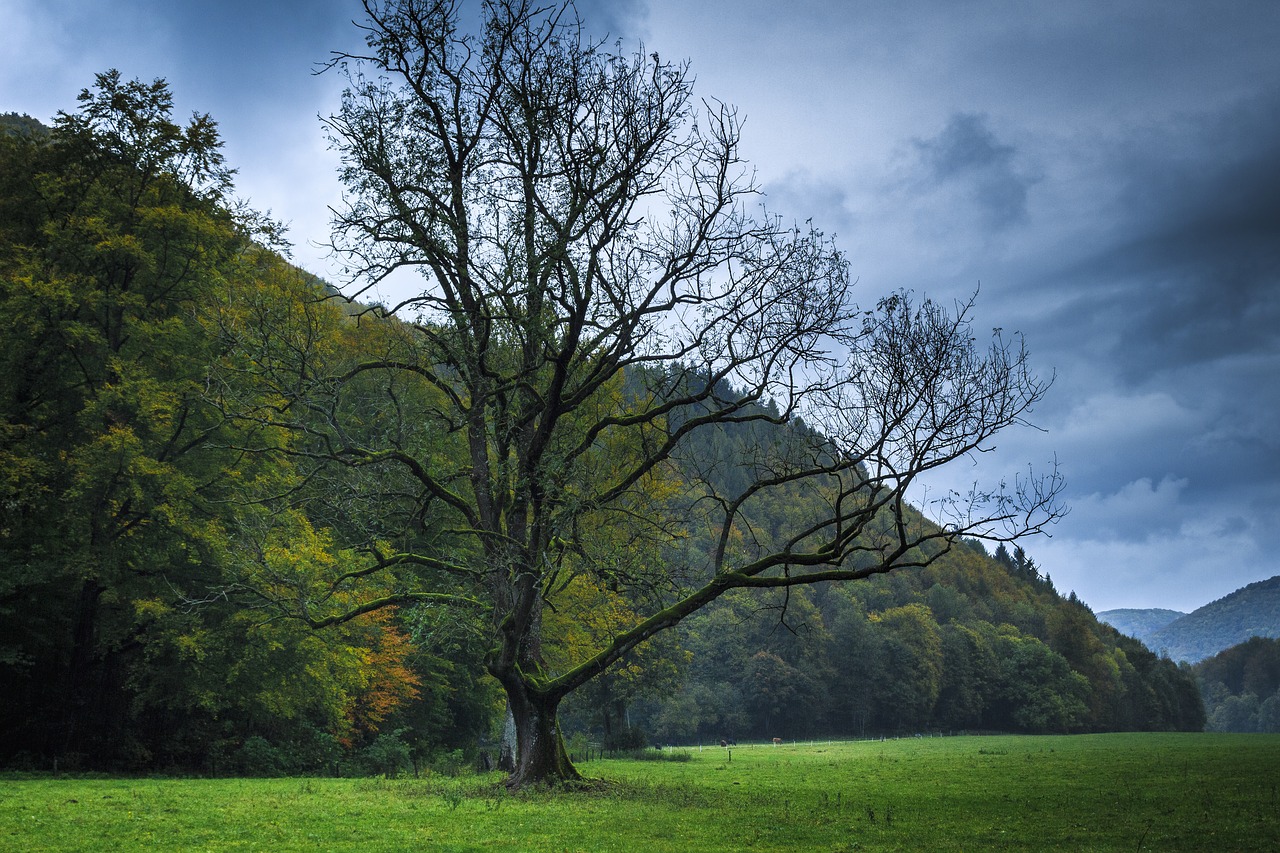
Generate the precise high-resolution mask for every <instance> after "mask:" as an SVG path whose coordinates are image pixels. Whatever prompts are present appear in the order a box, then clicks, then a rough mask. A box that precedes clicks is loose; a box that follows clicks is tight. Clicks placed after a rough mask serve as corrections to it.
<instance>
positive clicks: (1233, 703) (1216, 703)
mask: <svg viewBox="0 0 1280 853" xmlns="http://www.w3.org/2000/svg"><path fill="white" fill-rule="evenodd" d="M1192 671H1193V672H1195V674H1196V677H1197V679H1198V680H1199V684H1200V691H1201V694H1202V695H1203V696H1204V703H1205V711H1206V713H1207V714H1208V724H1207V726H1206V728H1207V729H1208V730H1209V731H1214V732H1245V733H1248V732H1267V733H1277V732H1280V639H1266V638H1263V637H1253V638H1251V639H1249V640H1246V641H1245V642H1243V643H1241V644H1240V645H1238V646H1232V647H1231V648H1229V649H1227V650H1225V651H1222V652H1219V653H1218V654H1216V655H1214V656H1213V657H1211V658H1208V659H1206V660H1203V661H1201V662H1200V663H1198V664H1196V665H1195V666H1194V667H1192Z"/></svg>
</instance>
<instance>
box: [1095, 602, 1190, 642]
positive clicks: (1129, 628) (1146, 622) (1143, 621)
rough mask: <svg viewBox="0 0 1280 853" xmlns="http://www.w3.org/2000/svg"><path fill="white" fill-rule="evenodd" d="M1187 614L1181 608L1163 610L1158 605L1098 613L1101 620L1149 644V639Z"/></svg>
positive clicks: (1122, 632)
mask: <svg viewBox="0 0 1280 853" xmlns="http://www.w3.org/2000/svg"><path fill="white" fill-rule="evenodd" d="M1186 615H1187V614H1185V613H1183V612H1182V611H1181V610H1162V609H1160V608H1158V607H1153V608H1149V609H1146V610H1131V609H1121V610H1104V611H1102V612H1101V613H1099V614H1098V621H1099V622H1106V623H1107V624H1108V625H1110V626H1111V627H1112V628H1115V629H1116V630H1117V631H1119V632H1120V633H1121V634H1124V635H1126V636H1129V637H1137V638H1138V639H1139V640H1141V641H1142V642H1143V643H1145V644H1146V645H1147V646H1150V645H1151V644H1150V643H1148V642H1147V639H1148V638H1149V637H1150V636H1151V635H1152V634H1154V633H1155V632H1156V631H1159V630H1160V629H1161V628H1163V627H1165V626H1166V625H1168V624H1169V623H1170V622H1172V621H1173V620H1175V619H1179V618H1181V617H1183V616H1186Z"/></svg>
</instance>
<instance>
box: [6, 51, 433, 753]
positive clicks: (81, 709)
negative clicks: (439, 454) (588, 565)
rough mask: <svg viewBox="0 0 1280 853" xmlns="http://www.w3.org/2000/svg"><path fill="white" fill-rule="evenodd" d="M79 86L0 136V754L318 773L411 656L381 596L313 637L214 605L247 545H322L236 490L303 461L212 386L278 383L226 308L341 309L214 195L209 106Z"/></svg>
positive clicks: (288, 481)
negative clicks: (244, 345)
mask: <svg viewBox="0 0 1280 853" xmlns="http://www.w3.org/2000/svg"><path fill="white" fill-rule="evenodd" d="M80 103H81V107H80V109H79V110H78V111H77V112H75V113H73V114H60V115H59V117H58V120H57V122H56V126H55V127H54V128H53V130H52V131H51V132H50V133H48V134H40V133H20V134H12V133H3V134H0V165H2V166H3V168H0V190H2V192H0V339H3V340H4V341H5V348H4V350H3V351H2V352H0V470H3V472H4V473H3V474H0V563H2V564H3V566H4V572H3V573H2V574H0V693H2V694H3V695H4V696H5V697H6V701H5V703H4V704H3V706H2V708H0V727H2V729H3V732H2V733H0V761H10V760H16V759H17V757H18V756H19V755H20V754H21V755H23V756H26V759H25V760H28V761H31V762H32V763H34V764H35V765H36V766H44V767H49V766H53V764H54V763H55V762H60V763H61V764H62V766H67V764H68V762H79V763H82V764H84V765H86V766H109V767H128V768H139V769H141V768H154V767H160V768H198V769H204V770H210V771H213V772H253V773H276V772H289V773H291V772H308V773H311V772H326V771H328V770H329V769H330V768H331V767H332V766H333V764H334V761H335V760H336V757H337V755H338V754H339V753H341V752H343V751H344V750H346V749H350V748H356V747H358V746H359V745H360V743H361V741H362V740H363V739H365V738H373V737H374V735H375V733H376V731H377V729H378V728H379V726H380V725H383V724H384V723H386V722H387V721H388V718H389V716H390V715H391V714H393V713H394V712H396V711H397V710H398V709H400V708H403V707H404V706H406V705H407V704H410V703H412V702H413V701H414V699H415V697H416V695H417V688H418V685H420V684H421V682H422V680H423V676H422V674H419V673H418V672H415V671H413V670H412V669H411V668H410V667H411V664H409V663H408V662H407V661H408V659H409V657H410V656H411V653H412V649H411V647H410V646H409V645H408V644H407V641H406V640H405V639H404V635H403V633H402V632H400V631H399V629H398V627H397V626H396V625H395V623H394V620H393V616H392V614H391V612H390V611H388V613H387V614H385V616H384V617H381V618H378V619H374V618H372V617H371V618H369V619H365V620H358V621H356V622H353V623H351V624H350V625H348V626H344V627H343V629H341V630H340V631H337V632H332V633H331V634H329V635H325V636H321V635H317V634H314V633H312V632H310V631H308V630H305V629H303V628H302V627H301V626H300V625H297V624H290V623H283V622H278V621H276V622H270V621H264V619H263V618H262V616H263V614H262V613H261V612H260V611H258V610H255V609H252V608H250V609H246V610H242V611H237V610H235V609H233V608H231V607H228V606H227V604H228V602H227V600H226V595H225V591H226V589H227V587H228V585H229V583H230V582H231V580H232V579H234V578H235V577H237V576H239V575H240V574H241V567H242V566H243V564H244V563H245V562H246V561H248V562H254V561H255V560H257V561H258V562H263V561H265V562H268V563H269V562H270V560H271V557H272V556H273V555H274V554H275V553H278V549H280V548H283V547H286V545H287V546H288V547H291V548H294V549H295V553H296V554H297V555H298V556H299V557H301V556H303V555H305V554H307V553H312V554H313V555H314V557H315V560H325V559H329V557H330V556H331V555H329V554H328V553H325V552H324V549H323V548H320V549H319V552H320V553H318V554H317V553H315V552H316V551H317V549H316V548H315V547H314V546H315V543H316V542H323V541H324V540H325V536H326V535H327V533H326V531H325V530H324V528H323V527H320V529H319V530H317V528H316V525H313V524H312V521H311V519H309V518H307V517H306V515H305V514H301V515H300V514H298V513H296V512H291V513H285V514H282V515H279V516H275V517H270V516H268V515H267V514H266V513H264V512H263V511H262V508H261V507H260V506H256V505H254V504H252V503H249V502H246V497H247V496H248V495H250V494H251V493H252V492H253V490H254V489H262V488H274V489H279V490H288V489H289V488H291V487H294V486H296V484H297V483H298V482H299V481H300V474H299V472H298V470H296V467H295V466H293V465H289V464H281V463H280V460H268V459H267V458H266V457H263V456H261V455H258V454H249V453H246V452H245V451H246V450H247V449H250V448H253V447H256V446H260V445H262V444H263V443H270V444H272V445H280V444H284V443H287V442H288V440H289V437H288V436H287V435H284V434H281V433H280V432H279V431H276V432H272V431H271V430H269V429H266V428H264V427H263V425H262V424H261V423H255V422H244V421H233V420H231V419H230V418H228V417H227V411H226V409H225V408H224V407H223V406H222V405H221V404H222V403H223V402H224V401H225V400H226V399H229V398H233V399H236V400H238V401H243V400H252V401H253V402H254V404H255V405H256V406H259V407H263V406H274V405H279V404H280V402H281V401H280V398H279V397H278V396H274V395H273V392H274V389H272V388H270V387H267V386H264V385H262V384H260V383H259V382H258V381H257V380H258V377H259V375H260V373H259V372H256V371H255V370H254V369H253V367H254V364H255V362H254V359H255V358H258V359H261V358H270V357H272V353H271V351H270V350H269V349H267V350H265V351H264V350H259V351H258V352H256V353H254V355H253V356H252V357H250V358H247V359H242V360H236V359H235V358H233V357H231V356H230V355H229V353H230V351H231V347H230V344H231V343H232V341H230V340H229V339H228V338H227V335H226V332H227V328H228V327H227V324H226V322H225V321H226V319H227V317H228V315H229V314H236V315H237V316H245V315H251V316H254V317H255V318H256V319H258V320H259V322H260V323H262V324H266V323H267V322H268V321H269V320H271V319H278V318H280V317H282V316H285V317H290V318H296V317H298V316H312V317H319V318H322V319H323V321H324V324H323V325H320V326H312V327H310V329H311V330H316V329H318V330H319V331H320V332H321V333H322V338H323V341H324V345H326V346H328V347H330V348H332V347H338V346H342V345H343V343H342V339H341V335H342V324H343V322H344V315H343V314H342V313H341V312H339V311H337V310H336V309H335V308H333V307H332V306H329V305H327V303H325V302H324V301H323V294H322V293H321V292H320V291H319V290H318V289H317V287H316V285H315V282H314V279H312V278H311V277H308V276H303V275H302V274H300V273H299V272H298V271H297V270H296V269H294V268H292V267H290V266H289V265H288V264H287V263H285V262H284V261H283V260H282V259H281V258H280V257H279V256H278V255H276V254H275V253H273V252H271V251H270V250H268V249H266V248H263V247H262V246H261V245H259V244H257V243H255V242H253V239H252V238H254V237H258V238H264V237H270V236H271V234H270V233H267V232H264V231H263V230H262V226H263V224H264V223H263V220H262V219H261V218H260V217H258V216H256V215H255V214H252V213H249V212H245V211H240V210H237V211H232V210H230V209H229V207H228V192H229V190H230V177H231V172H230V170H229V169H227V168H226V166H225V164H224V163H223V159H222V155H221V152H220V144H221V143H220V141H219V140H218V137H217V132H216V126H215V125H214V123H213V122H212V120H210V119H209V117H208V116H202V115H197V116H194V117H193V118H192V119H191V121H190V122H189V123H188V124H186V125H185V126H182V125H179V124H178V123H176V122H174V121H173V120H172V117H171V111H172V98H171V95H170V93H169V90H168V87H167V86H166V85H165V84H164V82H163V81H155V82H153V83H150V84H144V83H140V82H138V81H125V80H122V79H121V77H120V75H119V74H118V73H116V72H114V71H113V72H108V73H105V74H102V75H99V76H98V78H97V84H96V86H95V88H94V89H92V90H85V92H83V93H82V94H81V96H80ZM9 124H11V123H6V127H8V126H9ZM269 230H270V229H268V232H269ZM255 312H256V313H255ZM269 343H270V344H271V345H272V346H287V345H288V344H289V343H291V341H289V340H288V339H284V340H281V339H280V338H279V337H277V338H272V339H270V340H269ZM320 520H321V521H323V519H320ZM268 522H270V523H268ZM289 522H291V523H292V525H293V526H292V527H288V532H289V533H290V538H289V540H288V542H287V543H284V542H282V541H281V538H280V536H279V535H276V537H275V539H271V537H269V536H264V537H259V538H257V539H256V540H255V538H254V536H253V535H252V534H253V533H254V532H261V531H263V530H269V531H272V532H274V533H275V534H279V533H280V532H281V531H282V530H284V529H285V528H286V523H289ZM304 534H310V538H309V539H308V536H307V535H304ZM253 545H258V546H261V547H258V548H256V549H255V548H254V547H252V546H253ZM305 546H311V551H310V552H308V550H307V547H305ZM272 548H276V549H277V551H276V552H273V551H272V550H271V549H272ZM299 563H300V564H301V565H302V566H307V565H309V564H308V563H306V562H305V561H302V560H299ZM423 674H426V673H425V672H424V673H423ZM432 675H434V676H435V677H437V678H443V677H444V676H443V674H442V673H440V672H439V671H438V670H437V671H435V672H434V673H432ZM338 739H341V740H342V741H343V742H344V745H342V746H341V747H339V746H338ZM335 749H337V753H335Z"/></svg>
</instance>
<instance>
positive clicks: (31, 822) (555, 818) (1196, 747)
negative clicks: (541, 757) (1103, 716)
mask: <svg viewBox="0 0 1280 853" xmlns="http://www.w3.org/2000/svg"><path fill="white" fill-rule="evenodd" d="M582 769H583V771H584V772H585V773H586V774H587V775H589V776H592V777H597V778H602V779H605V780H607V781H608V782H609V783H610V784H609V785H608V786H607V787H606V788H605V789H604V790H603V791H602V792H598V793H588V794H564V793H550V792H531V793H522V794H519V795H509V794H507V793H505V791H504V790H503V788H502V786H501V777H500V776H498V775H496V774H494V775H489V776H468V777H462V778H458V779H448V778H443V777H438V776H437V777H430V778H423V779H397V780H383V779H268V780H260V779H252V780H251V779H211V780H210V779H121V778H112V779H93V778H51V777H37V778H28V777H16V776H7V777H6V776H0V850H14V851H18V850H23V851H28V850H30V851H34V850H65V851H90V850H110V851H128V850H141V849H160V850H262V851H286V850H305V851H308V853H316V852H317V851H331V850H333V851H337V850H352V851H355V850H360V851H381V850H441V851H444V850H458V851H461V850H512V851H568V850H572V851H578V850H581V851H619V852H620V853H639V851H647V850H681V851H684V850H697V851H704V850H705V851H718V850H723V851H737V850H777V851H796V850H817V851H853V850H964V851H973V850H1071V851H1077V850H1091V851H1094V850H1097V851H1102V850H1123V851H1130V853H1132V851H1137V850H1150V851H1174V850H1188V851H1203V850H1233V851H1245V850H1280V794H1278V792H1277V786H1280V736H1267V735H1209V734H1197V735H1160V734H1155V735H1153V734H1138V735H1130V734H1122V735H1087V736H1077V737H956V738H934V739H928V738H926V739H908V740H899V741H887V742H860V743H833V744H799V745H784V746H781V747H773V746H747V745H743V746H741V747H736V748H734V749H733V750H732V751H731V752H730V751H726V750H723V749H719V748H708V749H704V750H702V751H701V752H698V751H696V750H695V751H693V752H692V754H691V756H690V760H688V761H685V762H674V761H595V762H591V763H589V764H586V765H583V767H582Z"/></svg>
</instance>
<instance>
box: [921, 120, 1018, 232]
mask: <svg viewBox="0 0 1280 853" xmlns="http://www.w3.org/2000/svg"><path fill="white" fill-rule="evenodd" d="M914 147H915V149H916V152H917V154H918V156H919V158H920V162H921V164H922V165H923V166H924V168H925V171H926V173H927V175H928V177H929V178H930V179H932V180H933V181H935V182H937V183H938V184H942V185H958V186H961V187H963V188H964V189H965V192H966V193H967V195H968V196H969V198H970V200H971V201H972V203H973V204H974V206H975V208H976V209H977V210H978V211H979V213H980V215H981V217H982V218H983V220H984V222H985V224H986V225H987V226H989V227H992V228H996V229H999V228H1003V227H1006V226H1008V225H1011V224H1013V223H1015V222H1020V221H1023V220H1025V219H1026V217H1027V188H1028V186H1029V185H1030V183H1032V181H1031V179H1030V178H1028V177H1025V176H1023V175H1021V174H1019V173H1018V172H1017V169H1016V166H1015V159H1014V156H1015V153H1016V152H1015V150H1014V148H1013V146H1011V145H1006V144H1003V143H1001V142H1000V141H999V140H998V139H996V136H995V134H994V133H992V131H991V129H990V127H988V119H987V117H986V116H984V115H976V114H973V113H957V114H956V115H953V116H952V117H951V119H950V120H949V121H948V122H947V126H946V127H945V128H943V130H942V131H941V132H940V133H939V134H938V135H937V136H934V137H932V138H930V139H916V140H915V141H914Z"/></svg>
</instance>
